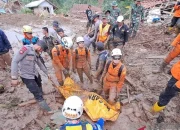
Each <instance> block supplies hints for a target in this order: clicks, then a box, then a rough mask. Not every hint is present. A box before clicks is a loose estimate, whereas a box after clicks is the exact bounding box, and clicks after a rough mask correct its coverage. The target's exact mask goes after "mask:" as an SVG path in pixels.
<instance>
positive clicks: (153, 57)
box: [146, 55, 166, 59]
mask: <svg viewBox="0 0 180 130" xmlns="http://www.w3.org/2000/svg"><path fill="white" fill-rule="evenodd" d="M164 58H166V56H165V55H161V56H148V57H146V59H164Z"/></svg>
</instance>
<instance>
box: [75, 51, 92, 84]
mask: <svg viewBox="0 0 180 130" xmlns="http://www.w3.org/2000/svg"><path fill="white" fill-rule="evenodd" d="M90 67H91V58H90V51H89V50H88V49H87V48H85V47H84V48H77V49H75V50H74V52H73V70H75V69H77V73H78V75H79V78H80V81H81V82H82V83H83V72H84V73H85V74H86V76H87V77H88V78H89V80H90V82H91V83H92V82H93V80H92V76H91V73H90V71H91V70H90Z"/></svg>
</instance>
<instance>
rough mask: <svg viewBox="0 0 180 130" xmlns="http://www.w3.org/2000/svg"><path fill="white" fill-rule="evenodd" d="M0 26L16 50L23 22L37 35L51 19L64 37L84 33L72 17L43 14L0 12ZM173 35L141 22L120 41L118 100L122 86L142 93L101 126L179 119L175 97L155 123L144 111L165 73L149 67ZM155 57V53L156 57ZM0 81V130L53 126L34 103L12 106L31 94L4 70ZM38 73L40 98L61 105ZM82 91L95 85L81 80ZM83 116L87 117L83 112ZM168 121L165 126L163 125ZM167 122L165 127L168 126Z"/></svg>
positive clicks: (125, 129)
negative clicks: (122, 71)
mask: <svg viewBox="0 0 180 130" xmlns="http://www.w3.org/2000/svg"><path fill="white" fill-rule="evenodd" d="M0 19H1V20H0V28H2V29H3V30H5V32H6V34H7V36H8V38H9V40H10V41H11V44H12V46H13V49H14V50H15V51H17V49H18V48H20V46H21V44H20V43H18V39H19V40H20V39H21V38H22V32H21V28H22V26H23V25H26V24H29V25H32V26H33V29H34V32H35V33H34V35H37V36H39V37H42V34H41V28H42V27H43V26H51V23H52V21H53V20H58V21H60V23H61V26H62V27H63V28H65V32H67V34H68V35H69V36H71V35H74V34H76V36H80V35H84V34H85V25H86V23H85V19H84V18H83V19H82V18H81V19H79V18H76V17H73V18H72V17H71V18H70V17H67V18H65V17H62V16H56V17H49V18H39V17H36V16H34V15H23V14H21V15H20V14H18V15H8V14H7V15H1V16H0ZM173 37H174V36H172V35H171V36H168V35H164V27H162V26H152V27H151V26H147V25H146V24H144V25H142V26H141V27H140V30H139V32H138V35H137V37H136V38H134V39H130V40H129V42H128V43H127V44H126V46H125V48H124V50H123V52H124V61H123V63H124V64H125V65H126V67H127V78H128V79H129V82H127V81H126V82H125V84H124V87H123V89H122V92H121V94H122V97H121V100H123V99H126V98H127V92H126V88H127V87H129V88H130V96H131V97H133V96H134V95H137V94H143V96H142V97H141V98H140V99H138V100H133V101H131V103H130V104H127V105H124V106H122V113H121V114H120V116H119V118H118V120H117V121H116V122H109V121H107V122H106V123H105V129H107V130H138V129H139V128H142V127H144V126H145V127H146V130H150V129H154V130H156V129H158V127H159V128H160V130H166V129H167V128H169V129H170V130H173V127H175V126H177V124H178V123H180V115H179V108H180V107H179V105H178V104H179V101H178V98H179V96H176V98H174V99H173V100H172V101H171V102H170V103H169V104H168V105H167V107H166V109H165V110H164V111H163V114H164V115H163V116H164V122H162V123H160V124H158V123H157V117H158V116H159V114H156V115H152V114H151V113H150V112H149V110H150V107H151V106H152V105H153V103H154V102H156V101H157V100H158V96H159V94H160V92H161V91H163V90H164V88H165V87H166V84H167V81H168V80H169V78H170V75H168V74H166V73H161V74H153V73H152V71H153V70H155V69H157V68H158V66H159V65H160V63H161V62H162V60H163V57H165V55H166V54H167V53H168V51H169V45H170V43H171V42H172V40H173ZM156 56H158V57H156ZM177 60H178V58H176V59H175V60H174V61H173V62H172V63H171V64H170V65H169V66H168V67H167V70H168V69H169V68H170V67H171V66H172V64H173V63H174V62H176V61H177ZM46 61H47V63H46V65H47V67H48V70H49V72H50V73H51V75H52V77H53V79H54V81H56V78H55V75H54V72H53V69H52V65H51V61H50V59H46ZM95 62H96V55H95V54H94V55H92V63H93V69H95ZM0 72H1V77H0V82H1V83H2V84H4V85H5V86H6V92H5V93H3V94H0V130H42V129H43V128H42V127H44V126H45V125H46V124H49V125H51V126H52V127H53V128H55V127H56V128H58V127H59V126H55V125H53V124H52V123H50V116H48V115H43V112H42V111H41V110H40V109H39V106H38V105H37V104H33V105H30V106H25V107H18V106H17V104H19V103H21V102H24V101H29V100H31V99H33V95H32V94H31V93H30V92H29V91H28V90H27V88H26V87H25V86H24V85H23V84H20V85H18V87H16V88H12V87H11V85H10V74H9V71H6V72H5V71H0ZM41 74H42V79H43V91H44V94H45V95H44V97H45V99H46V101H47V103H48V104H49V105H50V107H51V108H52V109H53V110H57V109H59V108H61V107H62V104H63V101H64V99H63V98H62V97H60V96H59V94H58V93H57V92H56V91H55V89H54V88H53V87H52V85H51V84H50V83H49V82H48V80H47V77H46V76H44V75H43V73H42V72H41ZM72 77H73V79H74V80H75V81H76V82H77V83H79V79H78V77H77V75H75V74H73V76H72ZM83 87H84V88H86V89H92V88H98V89H101V87H100V86H99V85H98V84H97V83H94V84H93V85H90V84H89V81H88V80H87V78H86V86H85V85H84V86H83ZM83 118H85V119H87V120H89V118H88V117H87V115H86V114H85V113H84V115H83ZM168 125H169V126H168ZM170 125H171V126H170Z"/></svg>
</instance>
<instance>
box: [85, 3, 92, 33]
mask: <svg viewBox="0 0 180 130" xmlns="http://www.w3.org/2000/svg"><path fill="white" fill-rule="evenodd" d="M86 16H87V19H88V22H87V25H86V28H87V32H88V30H89V27H90V26H91V18H92V10H91V5H88V9H87V10H86Z"/></svg>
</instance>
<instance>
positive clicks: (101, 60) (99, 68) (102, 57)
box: [94, 42, 109, 81]
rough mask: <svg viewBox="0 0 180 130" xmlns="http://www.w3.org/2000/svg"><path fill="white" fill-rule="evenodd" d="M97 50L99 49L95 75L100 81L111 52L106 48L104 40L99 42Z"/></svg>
mask: <svg viewBox="0 0 180 130" xmlns="http://www.w3.org/2000/svg"><path fill="white" fill-rule="evenodd" d="M97 50H98V52H99V53H98V59H97V62H96V73H95V75H94V78H95V79H96V81H99V80H100V79H101V76H102V73H103V70H104V68H105V64H106V60H107V58H108V55H109V52H108V50H105V48H104V44H103V43H102V42H98V43H97Z"/></svg>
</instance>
